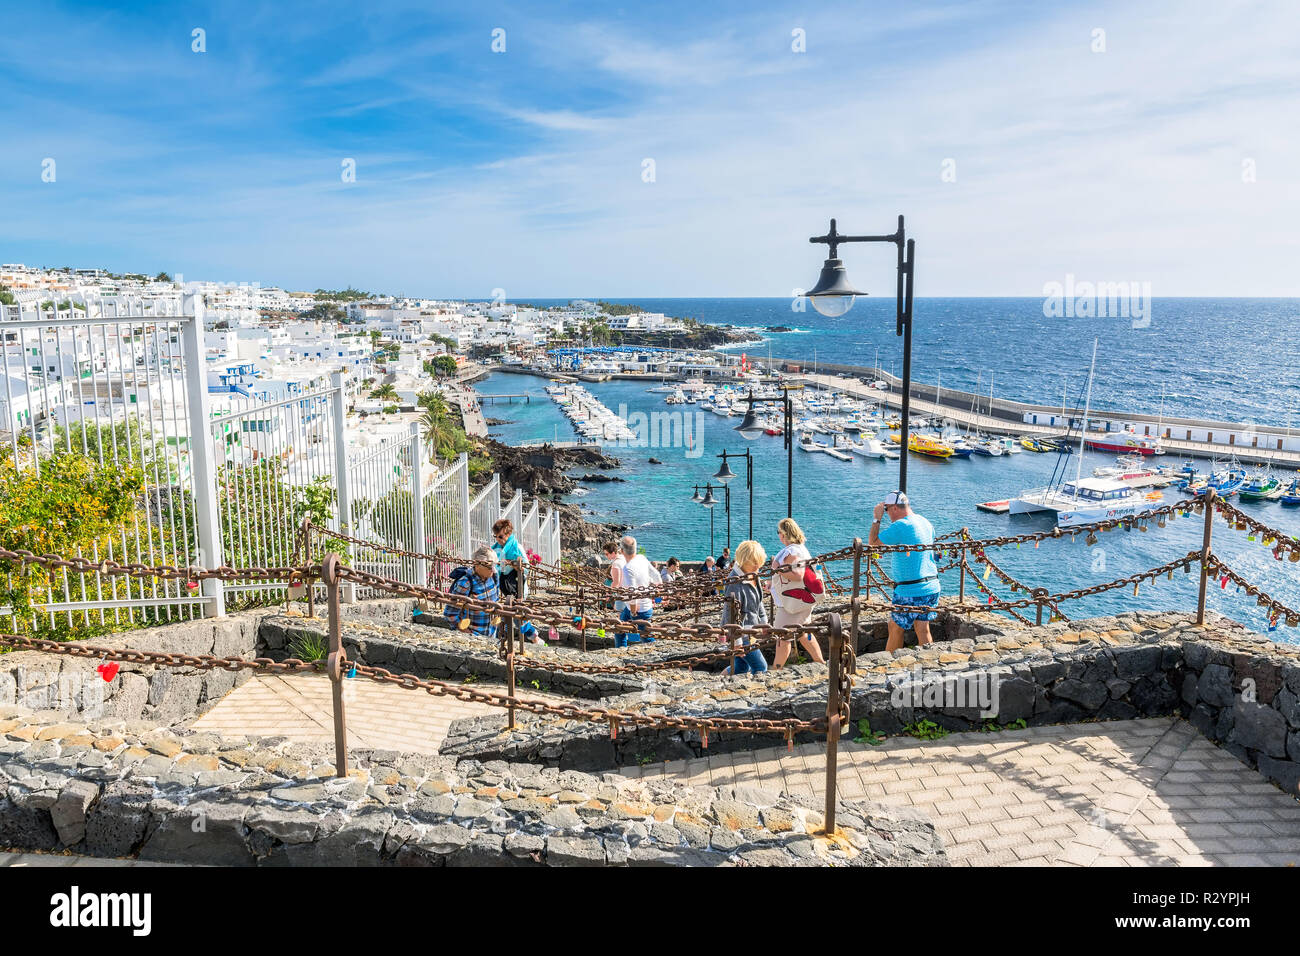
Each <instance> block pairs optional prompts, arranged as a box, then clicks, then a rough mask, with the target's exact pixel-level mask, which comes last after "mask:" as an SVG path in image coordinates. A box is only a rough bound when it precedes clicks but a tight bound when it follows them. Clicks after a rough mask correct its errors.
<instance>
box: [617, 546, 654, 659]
mask: <svg viewBox="0 0 1300 956" xmlns="http://www.w3.org/2000/svg"><path fill="white" fill-rule="evenodd" d="M619 550H620V552H621V554H622V558H623V568H622V580H623V584H622V585H621V586H622V587H625V588H648V587H650V586H651V585H654V584H658V583H659V572H658V571H656V570H655V569H654V566H653V565H652V564H651V563H650V559H649V558H647V557H646V556H645V555H644V554H637V550H636V538H634V537H632V536H631V535H630V534H629V535H624V536H623V539H622V540H621V541H620V542H619ZM653 609H654V601H653V600H652V599H650V598H648V597H637V598H631V599H629V600H628V601H626V602H624V603H623V609H622V610H621V611H619V614H618V619H619V620H620V621H623V622H624V623H632V622H636V629H637V634H636V635H633V634H629V633H619V634H615V635H614V646H615V647H626V646H627V645H628V644H637V643H639V642H641V641H642V640H644V641H645V642H646V643H647V644H650V643H653V642H654V638H653V637H650V636H648V635H647V634H646V631H645V629H646V627H647V626H648V625H649V624H650V619H651V617H653V616H654V610H653Z"/></svg>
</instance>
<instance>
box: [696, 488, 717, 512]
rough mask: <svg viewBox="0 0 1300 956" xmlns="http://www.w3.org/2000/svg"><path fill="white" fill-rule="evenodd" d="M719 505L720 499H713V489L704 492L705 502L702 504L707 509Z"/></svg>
mask: <svg viewBox="0 0 1300 956" xmlns="http://www.w3.org/2000/svg"><path fill="white" fill-rule="evenodd" d="M717 503H718V499H717V498H715V497H713V489H712V488H709V489H707V490H706V491H705V492H704V500H703V501H701V502H700V504H702V505H704V507H706V508H712V507H713V506H714V505H716V504H717Z"/></svg>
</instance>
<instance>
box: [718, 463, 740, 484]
mask: <svg viewBox="0 0 1300 956" xmlns="http://www.w3.org/2000/svg"><path fill="white" fill-rule="evenodd" d="M735 477H736V473H735V472H734V471H732V470H731V466H730V465H729V464H727V459H725V458H724V459H722V467H721V468H719V469H718V470H717V472H716V473H715V474H714V475H713V479H714V480H715V481H720V482H722V483H723V484H724V485H725V484H726V483H727V482H729V481H730V480H731V479H732V478H735Z"/></svg>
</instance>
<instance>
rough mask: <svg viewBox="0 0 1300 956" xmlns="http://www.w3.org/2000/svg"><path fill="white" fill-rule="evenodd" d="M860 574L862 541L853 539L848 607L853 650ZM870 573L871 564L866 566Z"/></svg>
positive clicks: (856, 624) (855, 642)
mask: <svg viewBox="0 0 1300 956" xmlns="http://www.w3.org/2000/svg"><path fill="white" fill-rule="evenodd" d="M861 573H862V539H861V538H854V539H853V599H852V603H851V604H850V605H849V608H850V610H849V639H850V640H851V641H853V650H854V651H857V649H858V613H859V610H858V602H859V601H860V600H861V589H860V588H859V587H858V578H859V576H860V575H861ZM870 573H871V564H870V562H868V564H867V574H868V575H870ZM869 588H870V585H868V591H867V593H868V595H870V593H871V592H870V589H869Z"/></svg>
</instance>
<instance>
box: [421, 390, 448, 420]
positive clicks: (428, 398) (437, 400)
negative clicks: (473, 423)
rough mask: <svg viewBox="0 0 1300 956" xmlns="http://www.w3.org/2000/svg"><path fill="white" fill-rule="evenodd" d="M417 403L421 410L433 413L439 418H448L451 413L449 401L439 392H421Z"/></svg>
mask: <svg viewBox="0 0 1300 956" xmlns="http://www.w3.org/2000/svg"><path fill="white" fill-rule="evenodd" d="M415 401H416V404H417V405H419V406H420V407H421V408H424V409H427V410H428V411H431V412H433V413H434V414H435V415H436V416H438V417H439V418H444V417H446V416H447V414H448V413H449V412H450V411H451V409H450V408H449V407H448V405H447V400H446V399H445V398H443V397H442V395H440V394H439V393H438V392H421V393H420V394H419V396H418V397H417V398H416V400H415Z"/></svg>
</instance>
